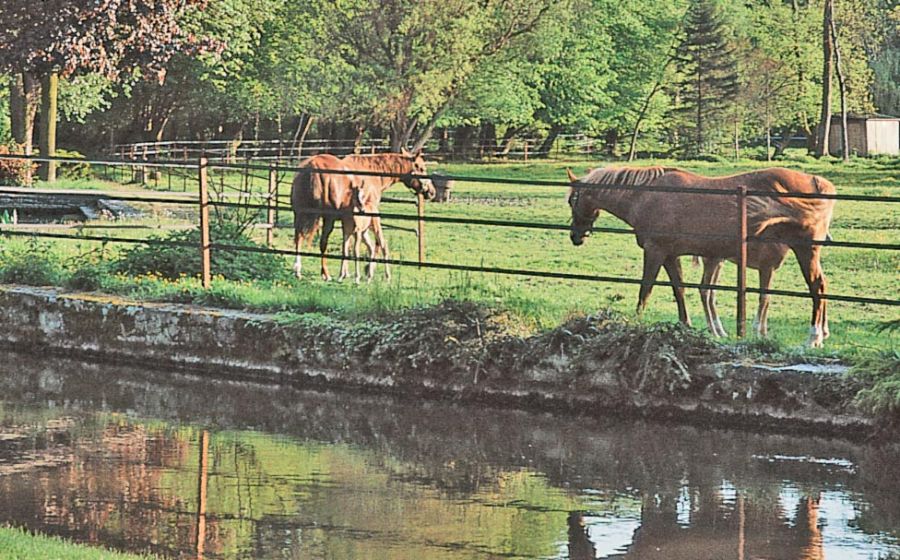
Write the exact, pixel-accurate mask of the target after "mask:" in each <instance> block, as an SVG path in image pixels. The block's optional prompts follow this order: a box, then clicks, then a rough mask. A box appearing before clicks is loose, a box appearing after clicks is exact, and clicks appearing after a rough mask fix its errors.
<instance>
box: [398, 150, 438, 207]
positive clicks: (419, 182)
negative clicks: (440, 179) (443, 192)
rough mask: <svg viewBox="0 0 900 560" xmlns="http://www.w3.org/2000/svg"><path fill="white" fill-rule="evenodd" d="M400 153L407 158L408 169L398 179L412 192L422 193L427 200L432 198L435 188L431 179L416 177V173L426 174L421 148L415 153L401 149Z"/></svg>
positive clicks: (435, 192)
mask: <svg viewBox="0 0 900 560" xmlns="http://www.w3.org/2000/svg"><path fill="white" fill-rule="evenodd" d="M402 154H403V157H404V158H406V159H407V160H409V163H410V171H409V172H408V173H406V174H405V175H403V177H401V179H400V180H401V181H403V184H404V185H406V186H407V187H409V188H410V189H411V190H412V191H413V192H414V193H416V194H422V195H424V196H425V198H426V199H427V200H432V199H433V198H434V196H435V195H436V194H437V191H436V190H435V188H434V184H432V182H431V179H423V178H420V177H417V175H426V174H427V173H428V172H427V171H426V170H425V158H424V157H422V150H416V152H415V153H411V152H409V151H407V150H403V152H402Z"/></svg>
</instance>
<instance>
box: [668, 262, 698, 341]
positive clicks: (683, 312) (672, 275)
mask: <svg viewBox="0 0 900 560" xmlns="http://www.w3.org/2000/svg"><path fill="white" fill-rule="evenodd" d="M663 264H664V266H665V267H666V273H668V275H669V280H671V282H672V292H673V293H674V294H675V304H676V305H677V306H678V320H679V321H681V322H682V323H683V324H685V325H687V326H689V327H690V326H691V317H690V315H688V312H687V306H686V305H685V303H684V286H682V285H681V282H682V280H681V274H682V272H681V259H679V258H678V257H676V256H670V257H667V258H666V260H665V261H664V263H663Z"/></svg>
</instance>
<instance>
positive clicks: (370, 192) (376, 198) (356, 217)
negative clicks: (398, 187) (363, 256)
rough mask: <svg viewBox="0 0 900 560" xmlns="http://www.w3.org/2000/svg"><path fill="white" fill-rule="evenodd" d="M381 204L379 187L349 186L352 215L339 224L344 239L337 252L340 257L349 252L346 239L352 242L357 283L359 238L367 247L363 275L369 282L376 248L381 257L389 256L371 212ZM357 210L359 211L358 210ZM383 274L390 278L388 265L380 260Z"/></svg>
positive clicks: (343, 269) (343, 273)
mask: <svg viewBox="0 0 900 560" xmlns="http://www.w3.org/2000/svg"><path fill="white" fill-rule="evenodd" d="M380 204H381V190H380V189H378V187H377V186H376V185H366V184H363V185H359V186H354V187H353V218H352V220H351V221H350V222H344V223H342V224H341V227H342V229H343V232H344V243H343V244H342V245H341V255H343V256H344V257H346V256H347V254H348V253H349V252H350V243H351V241H352V242H353V256H354V257H355V262H354V265H355V271H356V283H357V284H359V280H360V276H359V262H360V251H359V249H360V246H359V244H360V242H361V241H363V242H365V244H366V248H367V249H368V250H369V264H368V266H367V267H366V279H367V281H369V282H371V281H372V278H373V277H374V276H375V260H374V259H375V258H376V257H377V256H378V248H381V253H382V256H383V257H384V259H385V261H387V259H389V258H390V257H389V255H388V247H387V242H386V241H385V239H384V231H383V230H382V229H381V218H380V217H378V216H372V215H371V214H377V213H378V207H379V206H380ZM358 212H361V213H362V214H359V213H358ZM369 230H371V231H373V232H374V233H375V243H373V242H372V238H371V237H370V236H369ZM346 263H347V261H346V260H344V261H343V262H342V263H341V276H340V278H341V280H343V279H344V278H346V277H347V276H348V271H347V267H346V266H345V265H346ZM384 275H385V278H387V279H388V280H390V279H391V268H390V265H389V264H388V263H387V262H385V263H384Z"/></svg>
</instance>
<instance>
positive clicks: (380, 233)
mask: <svg viewBox="0 0 900 560" xmlns="http://www.w3.org/2000/svg"><path fill="white" fill-rule="evenodd" d="M372 226H373V229H374V230H375V245H376V247H381V256H382V257H384V277H385V279H387V280H390V279H391V265H390V264H388V262H387V261H389V260H390V258H391V257H390V256H389V255H388V246H387V240H386V239H385V238H384V230H383V229H381V218H375V219H374V220H372ZM372 271H373V273H374V271H375V269H374V265H373V268H372Z"/></svg>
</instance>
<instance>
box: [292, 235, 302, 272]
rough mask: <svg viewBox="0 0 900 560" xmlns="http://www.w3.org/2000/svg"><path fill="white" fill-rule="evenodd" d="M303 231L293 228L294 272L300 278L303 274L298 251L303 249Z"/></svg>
mask: <svg viewBox="0 0 900 560" xmlns="http://www.w3.org/2000/svg"><path fill="white" fill-rule="evenodd" d="M303 237H304V236H303V232H301V231H299V230H297V229H296V228H295V229H294V252H295V253H296V255H297V256H296V257H295V258H294V274H296V275H297V278H301V277H302V276H303V270H302V269H303V267H302V264H301V263H300V251H301V250H302V249H303Z"/></svg>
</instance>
